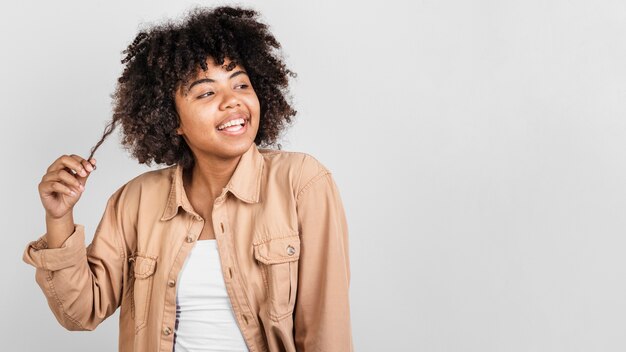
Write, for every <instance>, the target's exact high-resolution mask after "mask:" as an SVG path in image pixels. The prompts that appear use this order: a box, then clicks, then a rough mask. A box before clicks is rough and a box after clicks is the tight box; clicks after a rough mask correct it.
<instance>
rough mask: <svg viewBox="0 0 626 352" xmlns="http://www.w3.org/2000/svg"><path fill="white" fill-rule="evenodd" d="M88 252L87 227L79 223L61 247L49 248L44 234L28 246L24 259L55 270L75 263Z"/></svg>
mask: <svg viewBox="0 0 626 352" xmlns="http://www.w3.org/2000/svg"><path fill="white" fill-rule="evenodd" d="M86 253H87V251H86V247H85V227H84V226H83V225H78V224H77V225H75V227H74V232H72V234H71V235H70V237H68V238H67V239H66V240H65V242H63V245H62V246H61V247H59V248H48V242H46V239H45V235H44V236H41V237H40V238H39V239H37V240H36V241H33V242H30V243H29V244H28V246H26V249H25V250H24V256H23V257H22V259H23V260H24V262H26V263H27V264H30V265H32V266H34V267H35V268H38V269H44V270H50V271H55V270H61V269H65V268H68V267H70V266H73V265H75V264H76V263H78V262H79V261H80V260H81V259H82V258H84V256H85V255H86Z"/></svg>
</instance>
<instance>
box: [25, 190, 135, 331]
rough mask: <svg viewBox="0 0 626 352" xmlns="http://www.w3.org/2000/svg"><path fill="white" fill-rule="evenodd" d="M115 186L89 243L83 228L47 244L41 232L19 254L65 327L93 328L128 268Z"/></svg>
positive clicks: (117, 295) (115, 299) (116, 299)
mask: <svg viewBox="0 0 626 352" xmlns="http://www.w3.org/2000/svg"><path fill="white" fill-rule="evenodd" d="M121 191H122V189H119V190H118V191H117V192H116V193H114V194H113V195H112V196H111V198H110V199H109V201H108V203H107V206H106V209H105V212H104V215H103V217H102V219H101V220H100V223H99V225H98V228H97V230H96V233H95V235H94V239H93V241H92V243H91V244H90V245H89V246H88V247H85V229H84V226H83V225H75V228H74V232H73V233H72V234H71V235H70V237H69V238H68V239H67V240H66V241H65V242H64V243H63V245H62V246H61V247H59V248H47V243H46V240H45V235H44V236H42V237H40V238H39V239H38V240H37V241H33V242H31V243H29V244H28V246H27V247H26V249H25V251H24V256H23V260H24V261H25V262H26V263H28V264H30V265H32V266H34V267H35V268H36V272H35V280H36V281H37V284H38V285H39V286H40V287H41V290H42V291H43V293H44V295H45V296H46V299H47V300H48V305H49V306H50V309H51V310H52V312H53V313H54V315H55V317H56V318H57V320H58V321H59V323H60V324H61V325H62V326H63V327H65V328H66V329H68V330H93V329H95V328H96V326H98V324H100V323H101V322H102V321H103V320H104V319H106V318H107V317H108V316H110V315H111V314H113V312H115V310H116V309H117V307H118V306H119V305H120V301H121V297H122V287H123V280H124V277H125V274H126V273H127V270H128V267H127V263H128V261H127V259H126V258H127V254H126V253H127V252H126V250H125V246H124V240H123V237H122V226H121V223H120V221H119V220H118V219H120V209H119V206H118V205H119V203H120V194H121V193H122V192H121Z"/></svg>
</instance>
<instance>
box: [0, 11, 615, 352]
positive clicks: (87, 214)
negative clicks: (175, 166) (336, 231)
mask: <svg viewBox="0 0 626 352" xmlns="http://www.w3.org/2000/svg"><path fill="white" fill-rule="evenodd" d="M191 4H193V3H192V2H189V1H162V0H160V1H155V0H152V1H123V2H122V1H106V2H105V1H89V2H86V1H65V2H57V1H54V2H53V1H38V2H33V1H24V2H2V5H0V33H2V34H0V48H1V49H0V50H1V52H2V55H1V58H0V60H1V61H0V77H1V78H2V84H1V85H0V93H1V94H0V96H1V97H2V98H1V100H0V104H1V105H0V111H1V112H2V115H3V116H2V121H3V128H2V131H3V133H2V138H0V143H1V147H0V152H1V153H2V159H1V160H2V162H3V166H2V173H1V177H2V188H3V192H2V203H1V204H2V209H1V211H2V218H1V221H2V224H1V225H2V226H1V228H2V229H3V235H2V237H3V245H2V247H1V249H0V250H1V251H2V252H1V256H2V265H1V266H0V277H1V278H2V279H3V283H2V290H1V292H2V293H1V295H2V296H1V298H2V299H1V300H0V311H1V312H2V314H1V315H0V341H2V346H3V348H2V349H3V350H13V351H44V350H54V351H61V350H63V351H86V350H89V351H113V350H115V349H116V348H117V323H118V322H117V314H116V315H115V316H113V317H112V318H110V319H109V320H107V321H105V322H104V323H103V324H102V325H101V326H100V327H99V328H98V329H97V330H96V331H94V332H79V333H72V332H67V331H65V330H64V329H63V328H61V327H60V326H59V325H58V324H57V322H56V320H55V319H54V317H53V315H52V314H51V312H50V311H49V309H48V306H47V304H46V302H45V299H44V297H43V294H42V293H41V292H40V290H39V288H38V287H37V286H36V284H35V281H34V270H33V268H32V267H30V266H27V265H26V264H24V263H23V262H22V261H21V255H22V251H23V249H24V247H25V245H26V243H27V242H28V241H30V240H33V239H35V238H36V237H38V236H39V235H41V234H42V233H43V231H44V229H45V226H44V221H43V220H44V213H43V208H42V207H41V205H40V202H39V197H38V193H37V184H38V182H39V180H40V178H41V176H42V175H43V173H44V171H45V169H46V168H47V166H48V165H49V164H50V163H51V162H52V161H53V160H54V159H56V158H57V157H58V156H59V155H61V154H64V153H80V154H82V155H86V154H87V153H88V150H89V148H90V147H91V146H92V145H93V143H95V142H96V141H97V139H98V138H99V136H100V134H101V132H102V129H103V127H104V124H105V123H106V122H107V121H108V119H109V118H110V98H109V94H110V93H111V92H112V91H113V88H114V84H115V80H116V78H117V77H118V75H119V74H120V72H121V65H120V63H119V60H120V59H121V57H122V56H121V54H120V52H121V51H122V50H123V49H124V48H125V47H126V45H127V44H128V43H129V42H130V41H131V40H132V39H133V38H134V35H135V34H136V32H137V31H138V29H139V28H140V26H141V25H142V24H149V23H153V22H155V21H157V22H158V21H159V20H160V19H163V18H171V17H178V16H179V15H181V14H182V13H184V12H185V11H186V10H187V9H189V8H190V6H191ZM205 4H214V3H213V2H206V3H205ZM243 4H245V3H243ZM250 4H251V2H250ZM254 6H255V8H257V9H258V10H260V11H261V12H262V14H263V17H264V19H265V21H266V22H267V23H269V24H270V25H271V28H272V30H273V32H274V34H275V35H276V36H277V38H278V39H279V41H280V42H281V43H282V45H283V47H284V53H285V57H286V59H287V62H288V64H289V65H290V66H291V68H293V70H295V71H296V72H297V73H298V74H299V76H298V78H297V80H295V81H294V84H293V96H294V102H295V105H296V107H297V109H298V110H299V115H298V118H297V122H296V124H295V125H294V127H293V128H292V129H291V130H290V131H289V132H288V133H287V134H286V135H285V137H284V138H283V146H284V149H285V150H295V151H304V152H307V153H310V154H312V155H314V156H315V157H317V158H318V159H319V160H320V161H322V163H324V164H325V165H326V166H327V167H328V168H329V169H330V170H331V171H333V173H334V177H335V179H336V182H337V184H338V186H339V188H340V191H341V195H342V198H343V200H344V204H345V208H346V212H347V216H348V223H349V229H350V252H351V265H352V282H351V283H352V285H351V298H352V301H351V306H352V318H353V330H354V340H355V345H356V350H357V351H481V352H482V351H568V352H570V351H624V350H626V333H625V329H626V284H625V283H624V282H625V280H626V256H624V247H625V246H626V238H625V237H624V229H625V228H626V217H624V211H625V210H626V186H624V180H625V179H626V165H625V164H624V160H625V156H626V155H625V152H626V150H625V143H626V141H625V139H626V138H625V137H626V120H625V119H624V113H625V112H626V111H625V110H626V102H625V98H626V66H625V63H626V44H625V34H626V2H624V1H581V0H572V1H545V0H541V1H539V0H530V1H493V0H492V1H488V0H481V1H472V2H470V1H461V0H456V1H406V2H398V1H376V2H363V1H255V2H254ZM118 140H119V139H117V136H116V137H115V138H112V139H110V140H109V141H107V143H106V144H105V145H104V146H103V148H102V149H101V150H100V151H99V153H98V155H97V158H98V166H99V168H98V170H97V172H96V173H95V174H94V175H93V176H92V178H91V179H90V182H89V184H88V185H87V192H86V194H85V195H84V196H83V199H82V200H81V201H80V203H79V204H78V206H77V207H76V209H75V213H76V221H77V222H79V223H82V224H85V225H86V227H87V230H88V232H89V233H93V231H94V230H95V227H96V225H97V223H98V221H99V219H100V216H101V215H102V211H103V210H104V205H105V202H106V199H107V198H108V196H109V195H110V194H111V193H112V192H113V191H115V189H117V188H118V187H119V186H121V185H122V184H123V183H125V182H127V181H128V180H129V179H131V178H132V177H134V176H136V175H137V174H139V173H141V172H143V171H145V170H147V168H146V167H141V166H138V165H137V164H136V162H135V161H133V160H131V159H130V158H129V157H128V155H127V154H126V153H125V152H124V151H123V149H121V148H120V147H119V143H118ZM88 238H89V240H90V239H91V236H89V237H88Z"/></svg>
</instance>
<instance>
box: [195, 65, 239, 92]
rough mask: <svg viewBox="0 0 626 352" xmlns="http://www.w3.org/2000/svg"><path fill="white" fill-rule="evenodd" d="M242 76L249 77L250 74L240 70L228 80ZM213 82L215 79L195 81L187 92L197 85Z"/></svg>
mask: <svg viewBox="0 0 626 352" xmlns="http://www.w3.org/2000/svg"><path fill="white" fill-rule="evenodd" d="M241 74H244V75H248V73H246V71H243V70H239V71H236V72H233V74H231V75H230V77H228V79H232V78H234V77H237V76H239V75H241ZM212 82H215V80H214V79H211V78H202V79H199V80H197V81H194V82H193V83H191V84H190V85H189V88H187V91H190V90H191V88H193V86H195V85H196V84H201V83H212Z"/></svg>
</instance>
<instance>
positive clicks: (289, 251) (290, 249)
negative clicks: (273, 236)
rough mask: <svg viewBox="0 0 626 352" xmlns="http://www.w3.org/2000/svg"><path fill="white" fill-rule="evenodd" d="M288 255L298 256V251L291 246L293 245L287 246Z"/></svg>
mask: <svg viewBox="0 0 626 352" xmlns="http://www.w3.org/2000/svg"><path fill="white" fill-rule="evenodd" d="M287 254H289V255H294V254H296V249H295V248H293V246H291V245H289V246H287Z"/></svg>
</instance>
